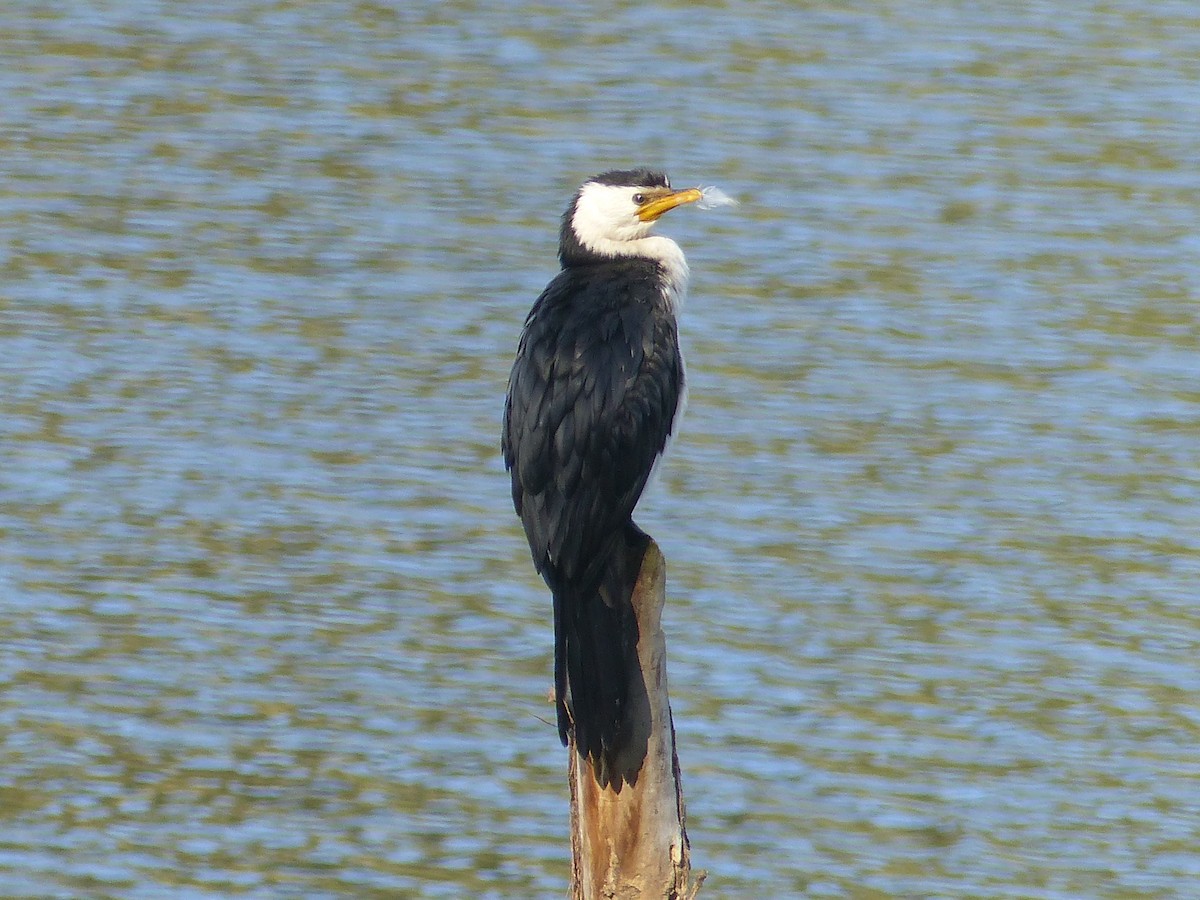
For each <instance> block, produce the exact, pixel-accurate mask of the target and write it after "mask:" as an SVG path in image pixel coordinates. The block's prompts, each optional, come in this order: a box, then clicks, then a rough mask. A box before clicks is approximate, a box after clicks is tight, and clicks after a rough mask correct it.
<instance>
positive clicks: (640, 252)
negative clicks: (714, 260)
mask: <svg viewBox="0 0 1200 900" xmlns="http://www.w3.org/2000/svg"><path fill="white" fill-rule="evenodd" d="M584 246H585V247H586V248H587V250H588V251H590V252H591V253H593V254H595V255H596V256H597V257H599V258H600V259H601V260H603V259H612V260H619V259H644V260H647V261H648V262H653V263H656V264H657V265H658V268H659V271H660V272H661V273H662V292H663V297H664V298H665V299H666V301H667V304H668V305H669V306H670V308H671V312H672V313H674V314H676V315H678V314H679V312H680V311H681V310H682V309H683V301H684V299H685V298H686V297H687V288H688V272H689V270H688V264H687V258H686V257H685V256H684V255H683V250H681V249H680V247H679V245H678V244H677V243H675V242H674V241H673V240H671V239H670V238H669V237H663V236H662V235H660V234H651V235H647V236H646V237H642V238H635V239H634V240H632V241H614V240H609V239H606V238H599V239H593V240H591V241H589V242H588V243H587V244H585V245H584Z"/></svg>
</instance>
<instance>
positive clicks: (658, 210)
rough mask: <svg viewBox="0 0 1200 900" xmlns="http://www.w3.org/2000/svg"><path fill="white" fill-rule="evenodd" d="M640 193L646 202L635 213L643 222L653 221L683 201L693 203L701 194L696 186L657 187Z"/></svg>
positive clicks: (683, 202)
mask: <svg viewBox="0 0 1200 900" xmlns="http://www.w3.org/2000/svg"><path fill="white" fill-rule="evenodd" d="M642 193H643V194H645V195H646V202H645V203H643V204H642V205H641V206H639V207H638V213H637V215H638V218H639V219H641V220H642V221H643V222H653V221H654V220H656V219H657V218H658V217H659V216H661V215H662V214H663V213H665V212H670V211H671V210H673V209H674V208H675V207H677V206H683V204H685V203H695V202H696V201H697V200H699V199H700V198H701V197H702V196H703V194H701V193H700V191H699V189H698V188H686V189H684V190H682V191H672V190H670V189H669V188H657V189H651V190H647V191H643V192H642Z"/></svg>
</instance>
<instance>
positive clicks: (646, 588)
mask: <svg viewBox="0 0 1200 900" xmlns="http://www.w3.org/2000/svg"><path fill="white" fill-rule="evenodd" d="M625 551H626V553H627V558H626V560H625V564H626V571H628V572H631V573H636V578H634V579H632V580H631V584H630V588H631V594H630V602H631V603H632V606H633V612H634V616H635V619H636V623H637V660H636V664H634V663H632V662H631V665H630V671H629V672H627V677H628V679H629V688H630V689H629V694H628V696H629V701H628V708H627V710H626V719H625V729H624V730H625V731H626V733H627V734H629V740H628V741H627V743H626V745H624V746H623V747H622V748H621V751H620V753H619V754H618V759H617V762H616V765H615V767H613V768H614V769H615V771H597V770H596V768H595V766H594V764H593V760H592V759H590V758H585V757H582V756H580V755H579V754H578V753H577V752H576V749H575V741H574V736H573V735H572V737H571V741H570V746H569V748H568V750H569V753H570V770H569V778H570V782H571V856H572V860H573V866H572V872H573V875H572V887H571V897H572V898H573V900H610V898H629V900H635V898H636V900H642V898H655V900H660V898H663V900H690V898H693V897H695V896H696V893H697V891H699V889H700V883H701V882H702V881H703V880H704V875H703V874H701V875H700V876H699V877H698V878H697V880H696V881H695V882H694V883H693V882H692V881H691V856H690V848H689V846H688V838H687V830H686V828H685V827H684V819H685V815H684V804H683V787H682V785H681V783H680V778H679V757H678V754H677V753H676V751H675V728H674V725H673V724H672V721H671V706H670V702H669V698H668V696H667V646H666V638H665V636H664V635H663V630H662V610H663V604H664V603H665V601H666V582H667V578H666V562H665V560H664V559H663V555H662V553H661V552H660V551H659V549H658V545H657V544H655V543H654V541H653V540H652V539H651V538H649V537H645V536H643V539H642V540H639V541H637V542H634V543H630V544H629V545H628V546H627V547H626V548H625Z"/></svg>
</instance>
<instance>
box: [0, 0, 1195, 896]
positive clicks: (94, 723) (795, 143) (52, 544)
mask: <svg viewBox="0 0 1200 900" xmlns="http://www.w3.org/2000/svg"><path fill="white" fill-rule="evenodd" d="M0 55H2V58H0V96H2V97H3V102H2V103H0V154H2V156H0V158H2V160H3V162H2V164H0V165H2V171H3V179H2V180H0V230H2V232H3V241H2V242H0V650H2V653H0V895H3V896H4V897H7V898H18V897H22V898H24V897H28V898H33V897H36V898H48V897H86V898H110V897H111V898H118V897H119V898H158V897H165V896H170V897H185V898H216V897H255V898H274V897H304V898H316V897H420V898H426V897H514V898H515V897H557V896H562V895H563V893H564V892H565V886H566V881H567V874H568V868H567V863H568V857H569V846H568V841H567V839H566V831H567V796H566V783H565V771H566V759H565V756H564V752H563V751H562V749H561V748H560V747H559V746H558V742H557V740H556V737H555V734H554V730H553V728H552V727H551V726H550V725H549V724H547V720H548V719H549V718H550V717H551V712H550V708H549V706H548V705H547V704H546V702H545V695H546V691H547V688H548V686H549V673H550V653H551V642H550V633H549V624H548V610H549V606H548V600H547V596H546V592H545V590H544V588H543V587H542V585H541V584H540V582H539V581H538V579H537V578H536V576H535V575H534V573H533V570H532V566H531V565H530V562H529V559H528V556H527V552H526V549H525V546H524V543H523V540H522V536H521V534H520V532H519V530H518V527H517V524H516V521H515V519H514V517H513V516H512V513H511V508H510V506H509V499H508V496H507V486H506V479H505V476H504V473H503V471H502V467H501V464H500V460H499V458H498V422H499V414H500V406H501V402H502V394H503V390H504V381H505V378H506V376H507V371H508V365H509V361H510V358H511V354H512V352H513V350H514V348H515V345H516V338H517V335H518V332H519V329H520V324H521V321H522V319H523V317H524V315H525V312H526V310H527V309H528V307H529V305H530V303H531V302H532V300H533V298H534V297H535V296H536V294H537V292H538V291H539V290H540V289H541V287H542V285H543V284H544V283H545V282H546V280H547V279H548V278H549V277H550V276H551V275H552V274H553V272H554V270H555V264H554V259H553V257H554V249H555V247H554V240H555V229H556V224H557V216H558V215H559V213H560V212H561V209H562V207H563V206H564V205H565V203H566V200H567V199H568V197H569V195H570V193H571V191H572V190H573V189H574V187H575V186H576V183H577V182H578V181H579V180H580V179H581V178H583V177H584V176H586V175H589V174H592V173H594V172H596V171H599V170H602V169H605V168H609V167H611V166H615V165H628V164H639V163H649V164H654V165H662V166H664V167H666V168H667V169H668V171H669V172H670V173H671V174H672V176H673V178H674V180H675V182H676V183H677V184H684V185H686V184H695V183H705V184H708V183H716V184H719V185H721V186H722V187H723V188H724V189H725V190H727V191H728V192H730V193H732V194H735V195H737V196H738V197H740V199H741V200H742V205H741V206H740V207H738V208H737V209H736V210H722V211H714V212H710V213H704V212H700V211H697V210H683V211H680V212H678V213H674V214H672V216H671V217H669V218H670V221H668V222H666V228H665V230H666V231H667V232H668V233H671V234H672V235H673V236H675V237H676V238H677V239H679V240H680V242H681V243H682V244H683V245H684V246H685V248H686V249H687V250H688V252H689V256H690V259H691V262H692V265H693V270H694V278H693V297H692V299H691V301H690V303H689V306H688V309H687V316H686V320H685V323H684V326H683V331H684V341H685V350H686V352H687V354H688V359H689V363H690V367H691V405H690V408H689V411H688V414H687V417H686V420H685V423H684V429H683V433H682V436H681V437H680V439H679V440H678V441H677V442H676V444H675V452H674V455H673V458H672V460H671V462H670V463H669V465H668V466H667V467H666V468H665V470H664V473H663V478H662V479H661V481H660V482H659V484H658V485H657V486H656V488H655V489H654V490H653V491H652V492H651V493H650V494H648V495H647V497H646V498H645V501H644V503H643V509H642V511H641V514H640V518H639V520H640V522H641V524H642V525H643V526H644V527H645V528H647V530H649V531H650V532H651V533H652V534H654V535H655V536H656V537H657V539H658V541H659V543H660V544H661V545H662V547H663V549H664V552H665V553H666V555H667V558H668V560H669V564H670V585H669V591H670V601H669V604H668V614H667V627H668V637H669V649H670V676H671V689H672V695H673V702H674V708H675V717H676V725H677V728H678V732H679V741H680V755H681V758H682V764H683V768H684V778H685V790H686V793H687V799H688V805H689V816H690V818H689V830H690V834H691V838H692V843H693V849H694V857H695V862H696V864H697V865H698V866H699V867H702V868H706V869H708V870H709V871H710V873H711V874H710V878H709V881H708V883H707V885H706V888H705V890H704V892H703V894H702V896H707V897H788V896H805V895H807V896H813V897H864V898H872V897H880V898H884V897H913V898H924V897H1036V898H1081V897H1121V898H1127V897H1155V898H1158V897H1194V896H1196V884H1197V883H1200V667H1198V662H1197V657H1198V651H1200V611H1198V607H1197V602H1196V601H1197V595H1198V593H1200V589H1198V584H1200V364H1198V358H1197V347H1198V343H1200V307H1198V305H1197V298H1198V296H1200V265H1198V259H1197V257H1198V255H1200V239H1198V238H1197V232H1196V220H1197V209H1198V208H1200V172H1198V168H1197V158H1198V157H1200V90H1197V87H1196V86H1197V84H1198V83H1200V15H1198V14H1197V12H1196V9H1195V7H1194V5H1193V4H1191V3H1184V2H1165V3H1158V4H1153V5H1148V4H1143V3H1137V2H1133V0H1114V2H1106V3H1099V2H1081V3H1076V4H1066V3H1049V2H1043V3H1038V2H998V3H992V4H985V5H982V7H977V6H975V5H972V4H963V3H933V2H923V0H918V2H898V0H888V2H853V3H833V2H810V3H803V4H792V3H771V2H763V3H753V4H751V3H745V2H742V3H739V2H731V3H712V4H693V3H682V2H680V3H641V2H640V3H619V4H615V5H612V6H604V7H595V6H582V7H577V8H574V9H567V8H558V7H553V6H546V5H540V4H534V3H527V2H490V3H488V2H479V3H468V2H446V3H436V4H408V3H381V2H343V0H330V2H322V3H311V4H304V3H296V2H288V0H279V2H257V0H244V2H232V0H224V2H222V0H214V2H209V3H205V4H199V3H184V2H174V3H173V2H149V0H147V2H120V3H117V2H91V3H75V4H62V5H61V6H49V5H46V4H41V3H34V2H15V3H8V4H6V5H5V6H4V8H3V11H0Z"/></svg>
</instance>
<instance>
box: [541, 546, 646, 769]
mask: <svg viewBox="0 0 1200 900" xmlns="http://www.w3.org/2000/svg"><path fill="white" fill-rule="evenodd" d="M623 537H624V540H617V541H616V542H615V543H616V546H615V547H614V548H613V549H614V552H612V553H611V554H610V555H609V556H608V558H607V560H606V562H607V565H606V566H605V570H604V573H603V575H602V576H601V579H600V583H599V585H597V586H595V587H591V588H578V587H575V586H569V585H560V586H559V589H558V590H556V591H554V688H555V701H556V705H557V710H558V736H559V737H560V738H561V739H562V742H563V744H564V745H565V744H566V743H567V733H568V730H569V729H570V728H571V727H572V726H574V730H575V746H576V749H577V750H578V752H579V753H581V754H582V755H583V756H590V757H593V758H595V759H602V758H603V759H607V760H613V759H615V753H616V751H617V750H618V749H619V748H620V746H621V743H622V741H623V739H624V738H625V737H626V735H625V734H624V728H623V726H624V724H625V716H626V713H627V710H628V705H629V689H630V687H629V686H630V681H631V679H635V680H636V678H637V676H638V672H637V665H636V661H637V642H638V629H637V620H636V618H635V616H634V614H633V607H632V605H631V602H630V595H631V593H632V590H633V582H634V580H635V579H636V577H637V572H638V568H639V567H640V565H641V556H642V554H643V553H644V552H645V546H646V538H645V535H644V534H642V532H641V531H639V530H638V529H637V527H636V526H635V525H633V524H632V523H630V525H629V526H628V528H627V530H626V532H625V533H624V535H623Z"/></svg>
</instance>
